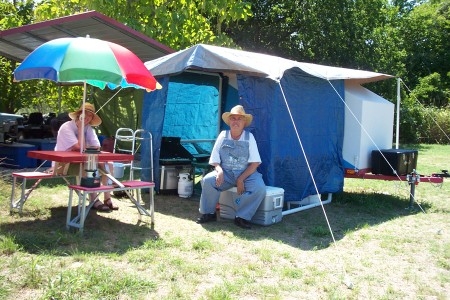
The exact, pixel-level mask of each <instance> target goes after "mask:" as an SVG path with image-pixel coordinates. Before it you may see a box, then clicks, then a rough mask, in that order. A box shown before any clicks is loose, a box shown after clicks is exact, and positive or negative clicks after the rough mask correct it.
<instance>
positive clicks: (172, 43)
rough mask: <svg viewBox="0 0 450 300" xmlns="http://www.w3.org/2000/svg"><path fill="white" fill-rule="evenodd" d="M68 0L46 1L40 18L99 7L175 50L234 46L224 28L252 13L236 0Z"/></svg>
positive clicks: (245, 4) (105, 12)
mask: <svg viewBox="0 0 450 300" xmlns="http://www.w3.org/2000/svg"><path fill="white" fill-rule="evenodd" d="M67 2H68V1H57V0H45V1H43V2H42V3H40V4H39V5H38V7H37V9H36V15H37V18H38V19H41V20H44V19H51V18H55V17H61V16H65V15H69V14H73V13H76V12H80V11H84V10H87V9H88V10H97V11H99V12H101V13H103V14H105V15H107V16H109V17H111V18H114V19H116V20H118V21H119V22H122V23H124V24H126V25H127V26H129V27H131V28H133V29H135V30H137V31H139V32H142V33H144V34H146V35H148V36H149V37H152V38H154V39H155V40H157V41H159V42H161V43H163V44H165V45H167V46H169V47H171V48H173V49H175V50H180V49H184V48H186V47H189V46H192V45H194V44H197V43H208V44H216V45H222V46H233V45H234V43H233V41H232V40H231V39H230V38H229V37H228V36H227V35H226V33H225V32H224V31H223V30H222V28H223V27H226V26H228V25H229V24H230V23H232V22H238V21H240V20H245V19H247V18H248V16H250V15H251V9H250V5H249V3H248V2H246V1H233V0H216V1H213V0H208V1H203V0H191V1H187V0H136V1H126V0H118V1H115V2H114V5H111V4H110V2H109V1H105V0H89V1H88V0H72V1H70V2H69V3H67ZM124 12H126V13H124Z"/></svg>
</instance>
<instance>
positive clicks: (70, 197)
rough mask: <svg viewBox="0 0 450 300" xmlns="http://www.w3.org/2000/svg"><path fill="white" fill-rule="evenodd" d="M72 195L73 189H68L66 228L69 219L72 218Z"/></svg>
mask: <svg viewBox="0 0 450 300" xmlns="http://www.w3.org/2000/svg"><path fill="white" fill-rule="evenodd" d="M72 197H73V190H72V189H69V203H68V204H67V219H66V228H67V230H69V227H70V225H69V224H70V220H71V219H72Z"/></svg>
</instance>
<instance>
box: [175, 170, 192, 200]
mask: <svg viewBox="0 0 450 300" xmlns="http://www.w3.org/2000/svg"><path fill="white" fill-rule="evenodd" d="M178 177H179V178H180V179H179V180H178V196H180V197H181V198H189V197H190V196H192V193H193V191H194V182H193V181H192V180H190V179H189V173H180V174H179V175H178Z"/></svg>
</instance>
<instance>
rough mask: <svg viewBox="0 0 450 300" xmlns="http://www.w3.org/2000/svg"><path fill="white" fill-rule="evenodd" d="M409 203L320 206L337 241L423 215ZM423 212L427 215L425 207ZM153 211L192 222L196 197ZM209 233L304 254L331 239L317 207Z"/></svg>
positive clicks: (363, 197) (344, 201)
mask: <svg viewBox="0 0 450 300" xmlns="http://www.w3.org/2000/svg"><path fill="white" fill-rule="evenodd" d="M409 205H410V203H409V199H405V198H404V197H396V196H392V195H385V194H379V193H348V192H343V193H338V194H334V195H333V200H332V202H331V203H329V204H326V205H324V206H323V208H324V210H325V213H326V217H327V219H328V221H329V223H330V227H331V230H332V232H333V236H334V238H335V240H336V241H338V240H340V239H342V238H343V237H344V236H345V235H346V234H347V233H349V232H352V231H356V230H359V229H361V228H364V227H368V226H369V227H370V226H375V225H377V224H381V223H384V222H387V221H389V220H393V219H396V218H400V217H403V216H408V215H411V214H416V213H422V212H421V210H420V209H419V207H418V206H417V205H416V206H414V209H412V210H411V209H409ZM422 208H423V209H424V210H425V211H427V209H428V208H429V205H428V204H423V205H422ZM156 211H157V212H159V213H162V214H165V215H172V216H174V217H176V218H183V219H188V220H192V222H193V224H195V219H196V218H197V217H198V215H199V214H198V196H197V197H192V198H189V199H182V198H179V197H174V196H172V197H170V196H161V195H158V196H157V197H156ZM195 225H196V226H203V227H204V228H205V229H207V230H209V231H211V232H220V231H223V230H225V231H231V232H233V234H234V235H236V236H238V237H240V238H242V239H247V240H264V239H270V240H275V241H279V242H282V243H285V244H288V245H291V246H293V247H296V248H300V249H303V250H318V249H324V248H327V247H329V246H330V245H332V242H333V239H332V237H331V234H330V230H329V228H328V224H327V222H326V218H325V214H324V211H323V210H322V208H321V207H320V206H319V207H316V208H311V209H308V210H304V211H300V212H297V213H293V214H289V215H285V216H283V219H282V221H281V222H280V223H277V224H273V225H271V226H259V225H253V229H252V230H244V229H241V228H239V227H237V226H235V225H234V224H233V221H232V220H227V219H220V220H219V221H218V222H212V223H206V224H202V225H198V224H195Z"/></svg>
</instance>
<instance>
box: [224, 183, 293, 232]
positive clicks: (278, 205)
mask: <svg viewBox="0 0 450 300" xmlns="http://www.w3.org/2000/svg"><path fill="white" fill-rule="evenodd" d="M237 198H239V197H238V194H237V190H236V187H233V188H231V189H229V190H226V191H223V192H222V193H221V194H220V198H219V204H220V217H221V218H224V219H234V218H235V216H236V205H235V200H236V199H237ZM283 203H284V189H282V188H278V187H273V186H266V197H265V198H264V200H263V201H262V202H261V204H260V205H259V207H258V209H257V211H256V213H255V215H254V216H253V218H252V219H251V222H252V223H254V224H258V225H263V226H269V225H272V224H275V223H278V222H280V221H281V219H282V218H283V214H282V211H283Z"/></svg>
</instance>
